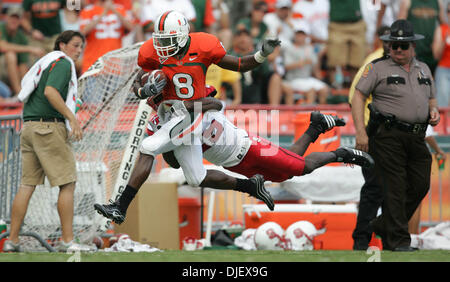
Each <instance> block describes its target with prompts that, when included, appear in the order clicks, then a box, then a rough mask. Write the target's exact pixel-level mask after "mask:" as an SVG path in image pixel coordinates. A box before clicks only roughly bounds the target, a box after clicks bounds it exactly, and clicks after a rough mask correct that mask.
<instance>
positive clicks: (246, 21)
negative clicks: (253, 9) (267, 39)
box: [234, 18, 267, 46]
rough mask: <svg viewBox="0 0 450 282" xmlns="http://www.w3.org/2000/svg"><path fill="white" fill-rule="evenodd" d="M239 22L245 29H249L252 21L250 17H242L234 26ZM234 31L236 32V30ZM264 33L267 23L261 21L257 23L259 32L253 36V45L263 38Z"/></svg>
mask: <svg viewBox="0 0 450 282" xmlns="http://www.w3.org/2000/svg"><path fill="white" fill-rule="evenodd" d="M239 24H243V25H244V26H245V27H246V28H247V30H251V28H252V22H251V19H250V18H244V19H241V20H239V22H238V23H237V24H236V26H237V25H239ZM234 32H236V30H235V31H234ZM266 33H267V25H266V24H265V23H264V22H261V23H260V24H259V34H258V35H257V36H256V37H254V38H253V43H254V44H255V46H256V45H257V44H258V43H259V42H261V41H262V40H263V39H264V36H265V35H266Z"/></svg>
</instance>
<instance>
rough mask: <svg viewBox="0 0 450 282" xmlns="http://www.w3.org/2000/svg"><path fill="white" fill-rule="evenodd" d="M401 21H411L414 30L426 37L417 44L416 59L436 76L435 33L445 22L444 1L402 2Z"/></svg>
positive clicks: (421, 0) (399, 14)
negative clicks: (433, 46) (433, 45)
mask: <svg viewBox="0 0 450 282" xmlns="http://www.w3.org/2000/svg"><path fill="white" fill-rule="evenodd" d="M401 1H402V2H401V5H400V11H399V13H398V18H399V19H407V20H408V21H410V22H411V23H412V24H413V26H414V30H415V31H416V32H417V33H419V34H422V35H423V36H425V39H424V40H421V41H419V42H417V46H416V48H415V50H416V57H417V59H418V60H420V61H422V62H424V63H426V64H427V65H428V67H429V68H430V70H431V73H433V74H434V72H435V70H436V67H437V64H438V61H437V60H436V59H435V58H434V57H433V51H432V43H433V38H434V32H435V30H436V28H437V27H438V26H439V23H444V22H445V14H444V10H443V9H444V6H443V4H442V0H428V1H423V0H401Z"/></svg>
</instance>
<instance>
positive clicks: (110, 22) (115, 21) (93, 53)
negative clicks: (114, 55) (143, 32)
mask: <svg viewBox="0 0 450 282" xmlns="http://www.w3.org/2000/svg"><path fill="white" fill-rule="evenodd" d="M115 8H116V10H117V11H118V12H119V13H120V14H121V15H122V16H124V17H127V13H126V10H125V9H124V8H123V7H122V6H121V5H115ZM102 13H103V7H102V6H98V5H90V6H87V7H86V8H84V9H83V10H82V11H81V13H80V29H81V30H82V29H83V28H84V27H85V26H86V25H88V24H89V23H90V22H91V21H93V20H94V19H96V18H97V17H99V16H100V15H101V14H102ZM124 35H125V28H124V26H123V25H122V23H121V22H120V20H119V18H118V17H117V15H116V14H114V13H113V12H111V11H109V12H108V14H106V16H104V17H103V18H102V20H101V21H100V22H99V23H98V24H97V25H96V26H95V27H94V29H92V30H91V31H90V32H89V33H88V34H87V36H86V48H85V49H84V55H83V67H82V72H85V71H87V69H88V68H89V67H90V66H91V65H92V64H93V63H94V62H95V61H96V60H97V59H98V58H100V57H101V56H103V55H104V54H106V53H108V52H109V51H112V50H116V49H119V48H121V47H122V37H123V36H124Z"/></svg>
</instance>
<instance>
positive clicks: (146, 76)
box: [139, 72, 150, 87]
mask: <svg viewBox="0 0 450 282" xmlns="http://www.w3.org/2000/svg"><path fill="white" fill-rule="evenodd" d="M149 76H150V73H149V72H146V73H144V74H143V75H142V76H141V80H140V81H139V83H140V84H141V87H142V86H144V85H145V84H146V83H147V81H148V78H149Z"/></svg>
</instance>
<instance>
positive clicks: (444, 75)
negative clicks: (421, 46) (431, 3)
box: [432, 3, 450, 107]
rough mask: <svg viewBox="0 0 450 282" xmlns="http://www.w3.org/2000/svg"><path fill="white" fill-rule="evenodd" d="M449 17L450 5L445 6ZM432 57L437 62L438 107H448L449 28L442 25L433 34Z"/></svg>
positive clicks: (449, 79)
mask: <svg viewBox="0 0 450 282" xmlns="http://www.w3.org/2000/svg"><path fill="white" fill-rule="evenodd" d="M446 8H447V15H448V16H450V3H449V4H447V6H446ZM432 50H433V56H434V58H435V59H436V60H438V61H439V63H438V66H437V68H436V72H435V79H436V91H437V101H438V106H439V107H448V106H450V27H449V25H448V23H442V24H441V25H440V26H438V27H437V28H436V30H435V32H434V39H433V44H432Z"/></svg>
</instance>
